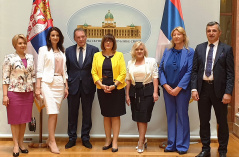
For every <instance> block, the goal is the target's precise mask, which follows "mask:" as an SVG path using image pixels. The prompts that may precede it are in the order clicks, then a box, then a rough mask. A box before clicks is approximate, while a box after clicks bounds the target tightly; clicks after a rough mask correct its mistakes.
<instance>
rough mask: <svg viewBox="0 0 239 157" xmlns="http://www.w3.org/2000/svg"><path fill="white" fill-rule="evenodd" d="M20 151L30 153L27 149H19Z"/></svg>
mask: <svg viewBox="0 0 239 157" xmlns="http://www.w3.org/2000/svg"><path fill="white" fill-rule="evenodd" d="M19 149H20V151H21V152H22V153H28V152H29V151H28V150H27V149H24V150H23V149H21V148H20V147H19Z"/></svg>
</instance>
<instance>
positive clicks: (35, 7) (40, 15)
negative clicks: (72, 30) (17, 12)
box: [27, 0, 53, 112]
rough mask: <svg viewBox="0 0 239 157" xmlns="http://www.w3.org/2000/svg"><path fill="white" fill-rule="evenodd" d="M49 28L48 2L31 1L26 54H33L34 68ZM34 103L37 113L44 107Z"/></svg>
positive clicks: (50, 19) (36, 102) (47, 0)
mask: <svg viewBox="0 0 239 157" xmlns="http://www.w3.org/2000/svg"><path fill="white" fill-rule="evenodd" d="M51 27H53V20H52V18H51V12H50V5H49V0H33V3H32V11H31V16H30V22H29V26H28V30H27V53H30V54H33V56H34V61H35V67H36V68H37V57H38V49H39V48H40V47H42V46H46V36H47V32H48V30H49V29H50V28H51ZM34 102H35V104H36V107H37V109H38V111H39V112H40V111H41V110H42V109H43V108H44V107H45V105H43V103H42V102H41V101H37V100H36V99H35V100H34Z"/></svg>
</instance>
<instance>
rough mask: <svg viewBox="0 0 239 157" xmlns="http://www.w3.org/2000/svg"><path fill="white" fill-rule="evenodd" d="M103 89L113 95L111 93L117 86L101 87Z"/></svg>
mask: <svg viewBox="0 0 239 157" xmlns="http://www.w3.org/2000/svg"><path fill="white" fill-rule="evenodd" d="M101 89H103V90H104V92H105V93H111V91H112V90H114V89H115V86H114V85H110V86H107V85H101Z"/></svg>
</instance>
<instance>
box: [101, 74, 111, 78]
mask: <svg viewBox="0 0 239 157" xmlns="http://www.w3.org/2000/svg"><path fill="white" fill-rule="evenodd" d="M102 78H112V77H109V76H106V75H102Z"/></svg>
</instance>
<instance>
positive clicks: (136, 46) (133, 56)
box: [130, 41, 149, 60]
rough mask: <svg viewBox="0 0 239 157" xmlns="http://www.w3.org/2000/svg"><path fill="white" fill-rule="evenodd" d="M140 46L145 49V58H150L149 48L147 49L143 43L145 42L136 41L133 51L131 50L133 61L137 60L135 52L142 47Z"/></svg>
mask: <svg viewBox="0 0 239 157" xmlns="http://www.w3.org/2000/svg"><path fill="white" fill-rule="evenodd" d="M140 45H142V46H143V47H144V56H145V57H148V54H149V53H148V50H147V48H146V46H145V44H144V43H143V42H141V41H136V42H135V43H134V45H133V47H132V49H131V52H130V53H131V56H132V60H135V59H136V58H135V56H136V55H135V50H136V49H137V48H138V47H139V46H140Z"/></svg>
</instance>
